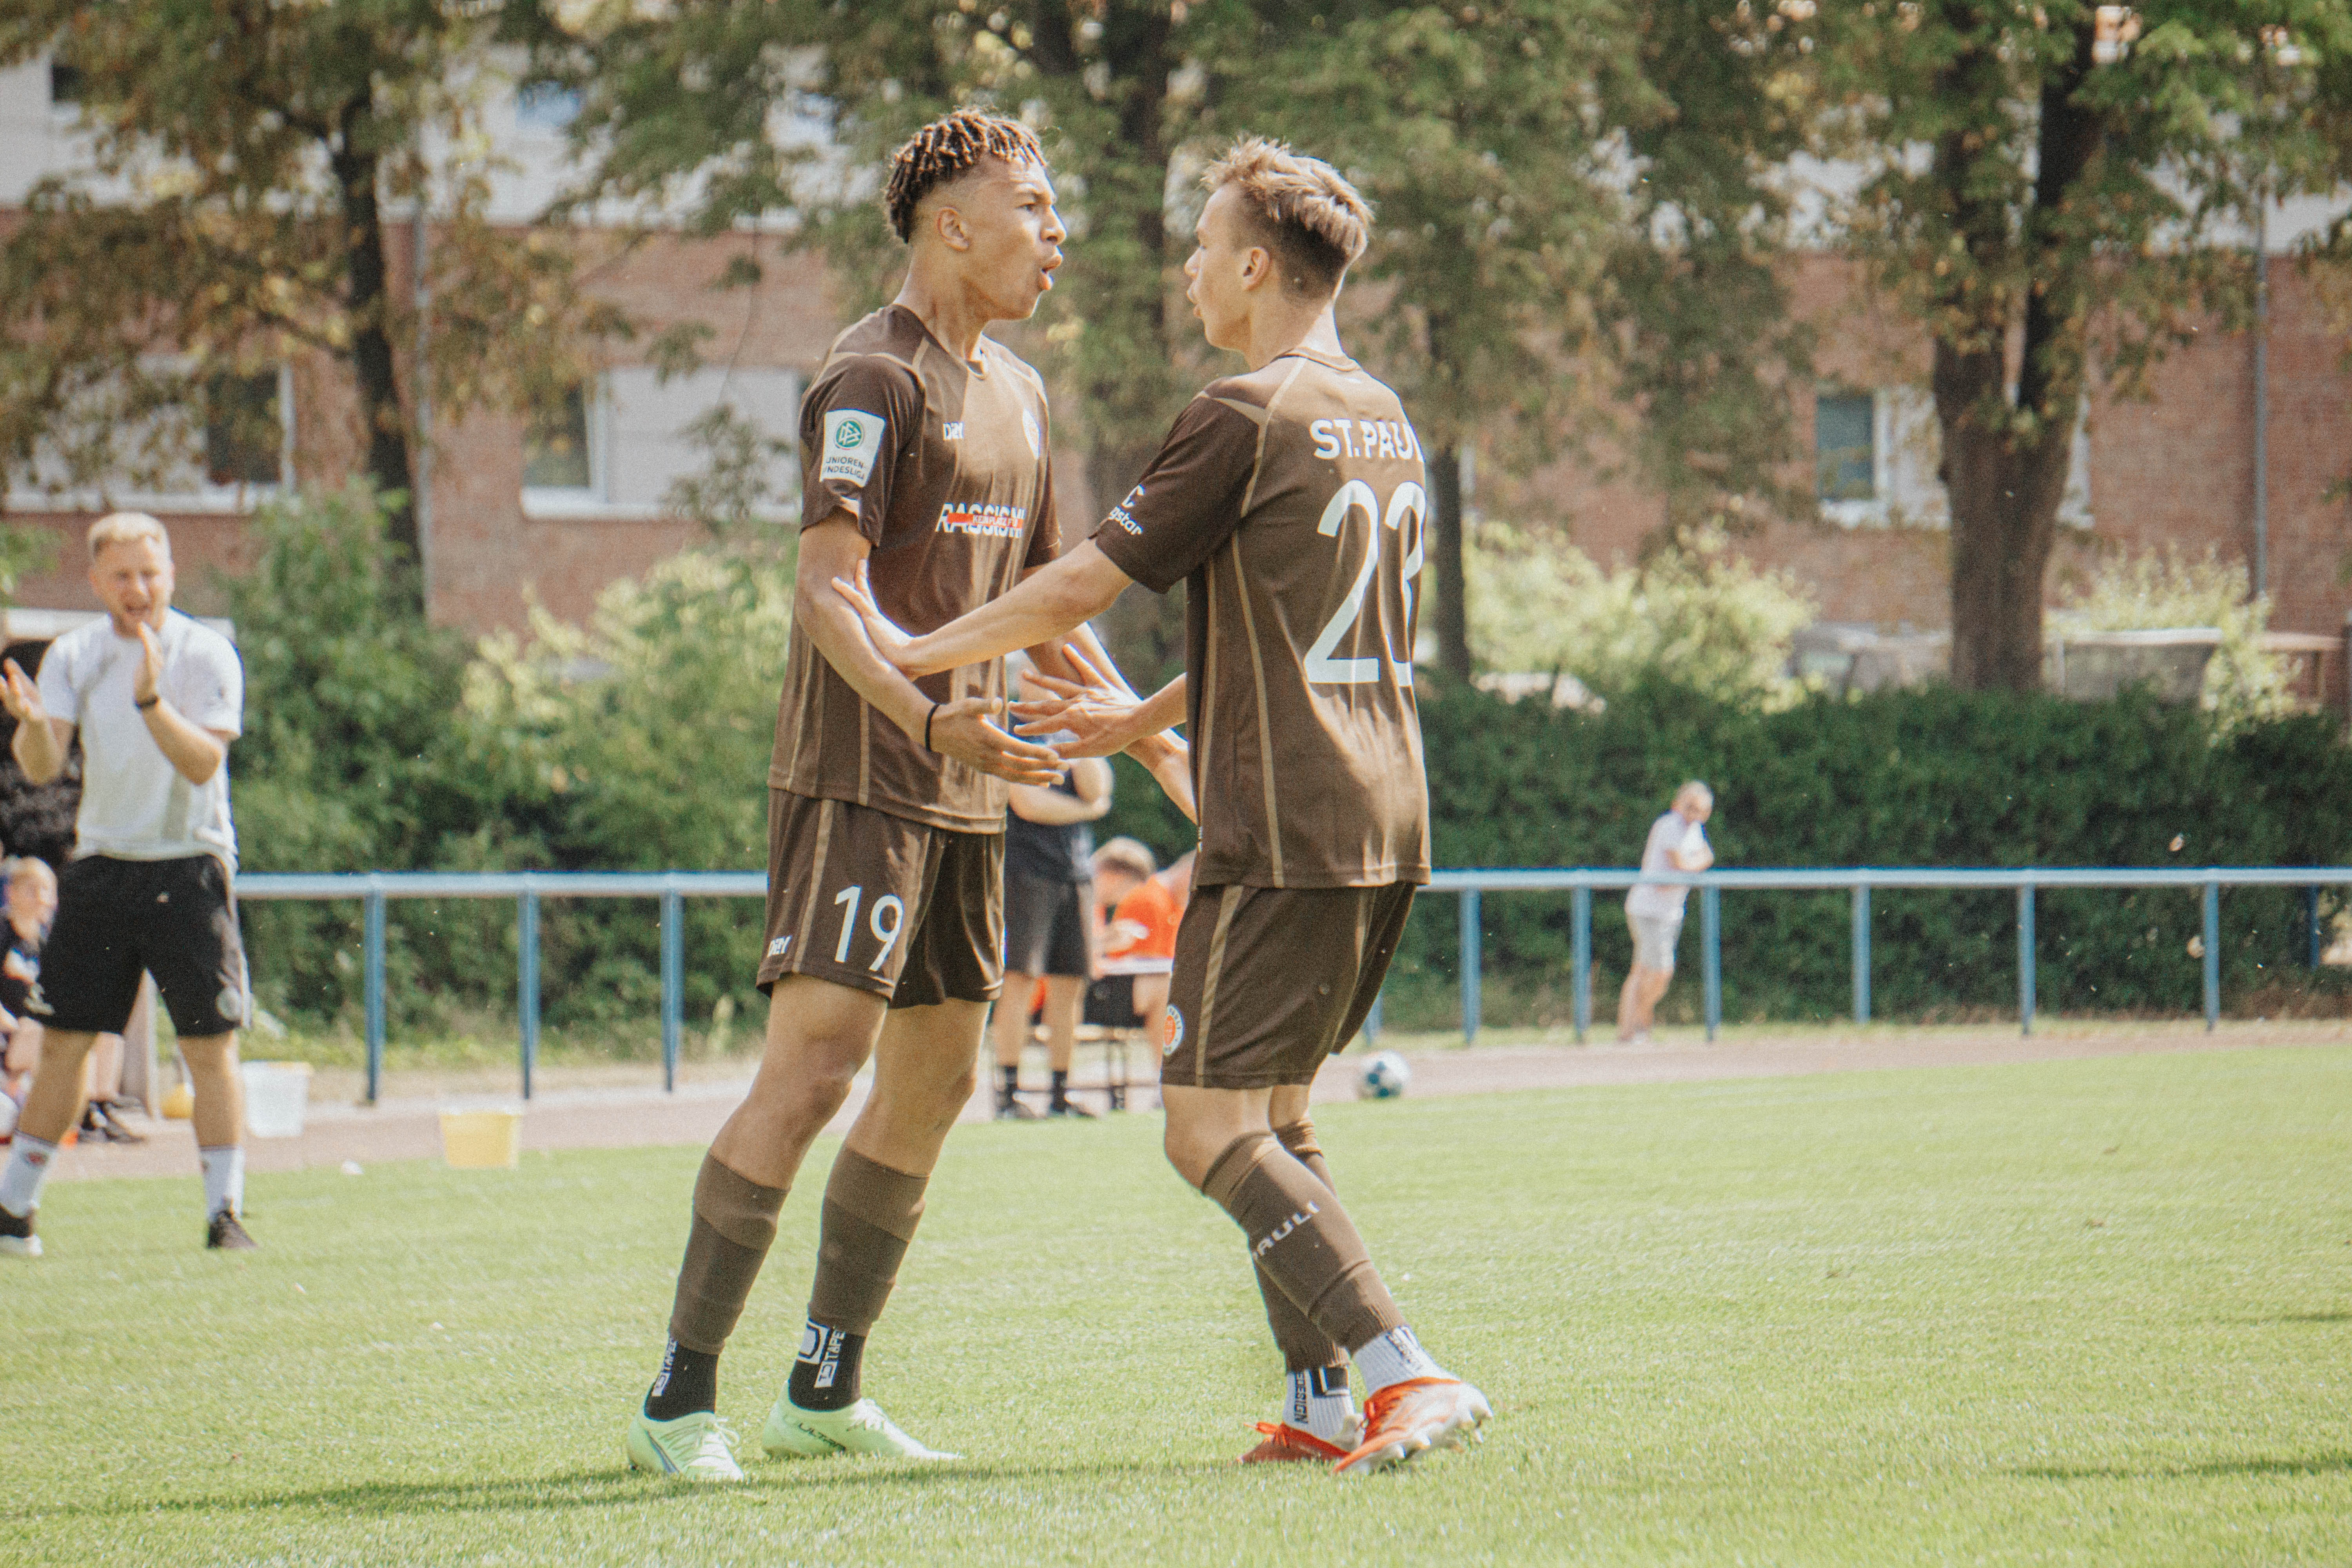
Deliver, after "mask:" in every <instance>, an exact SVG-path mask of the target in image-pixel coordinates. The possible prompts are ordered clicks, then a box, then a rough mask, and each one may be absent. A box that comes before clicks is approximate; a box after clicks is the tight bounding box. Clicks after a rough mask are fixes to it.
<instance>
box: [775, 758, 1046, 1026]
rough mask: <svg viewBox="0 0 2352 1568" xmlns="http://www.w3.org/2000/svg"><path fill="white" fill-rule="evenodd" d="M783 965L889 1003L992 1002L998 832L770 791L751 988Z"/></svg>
mask: <svg viewBox="0 0 2352 1568" xmlns="http://www.w3.org/2000/svg"><path fill="white" fill-rule="evenodd" d="M787 974H813V975H814V976H816V977H817V978H818V979H820V980H830V981H832V982H833V983H834V984H836V985H847V986H850V987H852V988H854V989H856V990H859V991H871V992H873V993H875V994H877V995H879V996H886V997H887V998H889V1002H890V1005H891V1006H893V1007H931V1006H936V1005H939V1004H940V1003H941V1002H945V1001H947V1000H949V999H950V997H952V998H954V999H955V1000H957V1001H960V1002H993V1001H994V1000H996V994H997V993H998V992H999V991H1002V990H1003V988H1004V835H1003V834H1001V833H955V832H951V831H950V830H949V829H947V828H944V827H932V826H928V825H926V824H923V823H920V822H909V821H908V820H907V819H906V818H905V817H903V816H891V815H890V814H889V813H888V812H887V811H877V810H875V809H874V808H873V807H871V806H865V805H856V804H854V803H852V802H849V801H845V800H814V799H812V798H810V797H809V796H807V795H794V794H793V793H792V792H791V791H790V790H781V789H772V790H770V791H769V792H768V929H767V936H766V942H765V952H764V953H763V955H762V956H761V960H760V989H761V991H763V992H764V991H768V990H771V989H772V987H773V986H774V985H775V984H776V982H777V981H778V980H780V979H782V977H783V976H785V975H787Z"/></svg>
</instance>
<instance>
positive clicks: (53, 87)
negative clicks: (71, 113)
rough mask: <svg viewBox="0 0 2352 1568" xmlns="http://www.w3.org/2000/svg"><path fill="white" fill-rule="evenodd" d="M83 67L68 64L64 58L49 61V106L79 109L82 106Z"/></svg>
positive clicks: (52, 107)
mask: <svg viewBox="0 0 2352 1568" xmlns="http://www.w3.org/2000/svg"><path fill="white" fill-rule="evenodd" d="M81 92H82V75H81V67H79V66H76V65H68V64H67V63H66V62H65V61H63V60H55V59H53V60H51V61H50V62H49V107H50V108H51V109H79V107H80V106H81Z"/></svg>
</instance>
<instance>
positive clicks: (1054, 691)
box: [1013, 644, 1150, 757]
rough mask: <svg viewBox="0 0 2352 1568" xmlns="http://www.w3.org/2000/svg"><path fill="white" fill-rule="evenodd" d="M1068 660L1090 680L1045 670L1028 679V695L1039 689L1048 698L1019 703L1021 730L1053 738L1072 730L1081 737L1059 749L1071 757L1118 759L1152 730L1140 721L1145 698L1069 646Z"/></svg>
mask: <svg viewBox="0 0 2352 1568" xmlns="http://www.w3.org/2000/svg"><path fill="white" fill-rule="evenodd" d="M1062 657H1063V658H1066V659H1068V660H1069V661H1070V664H1071V666H1072V668H1076V670H1077V671H1078V672H1079V674H1080V675H1082V676H1083V677H1085V679H1084V680H1083V681H1078V680H1064V679H1061V678H1060V677H1058V676H1052V675H1047V674H1046V673H1045V671H1043V670H1039V669H1032V670H1030V671H1029V672H1028V673H1027V674H1025V675H1024V676H1023V677H1022V678H1021V688H1022V689H1023V690H1024V691H1027V690H1031V689H1035V690H1039V691H1043V692H1045V696H1042V697H1032V698H1030V699H1028V700H1025V701H1021V702H1016V703H1014V704H1013V718H1014V719H1016V720H1018V721H1020V722H1019V723H1018V724H1017V725H1016V726H1015V729H1016V731H1017V732H1019V733H1021V734H1024V735H1052V734H1057V733H1060V732H1062V731H1067V732H1068V733H1070V734H1071V735H1073V736H1076V739H1075V740H1067V741H1063V742H1060V743H1059V745H1058V748H1057V749H1058V750H1059V751H1060V752H1061V753H1062V754H1063V755H1064V756H1066V757H1108V756H1115V755H1117V754H1118V752H1123V751H1125V750H1127V748H1128V747H1129V746H1131V745H1133V744H1134V743H1135V742H1138V741H1139V740H1141V739H1142V738H1143V737H1144V736H1145V735H1146V734H1148V733H1149V732H1150V731H1149V729H1148V727H1147V725H1146V724H1145V722H1144V721H1141V720H1139V718H1138V717H1137V715H1138V714H1139V713H1140V712H1141V711H1142V710H1143V702H1142V700H1141V699H1139V698H1138V697H1137V696H1136V695H1135V693H1134V692H1133V691H1131V690H1129V688H1128V685H1127V682H1125V681H1123V680H1121V679H1118V677H1117V676H1115V675H1112V674H1109V673H1108V672H1106V671H1104V670H1102V669H1100V668H1097V667H1096V666H1095V665H1094V664H1093V663H1091V662H1089V661H1088V659H1087V657H1086V655H1084V654H1083V653H1080V652H1079V651H1078V650H1077V649H1076V648H1075V647H1070V646H1069V645H1067V644H1065V645H1063V647H1062Z"/></svg>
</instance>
